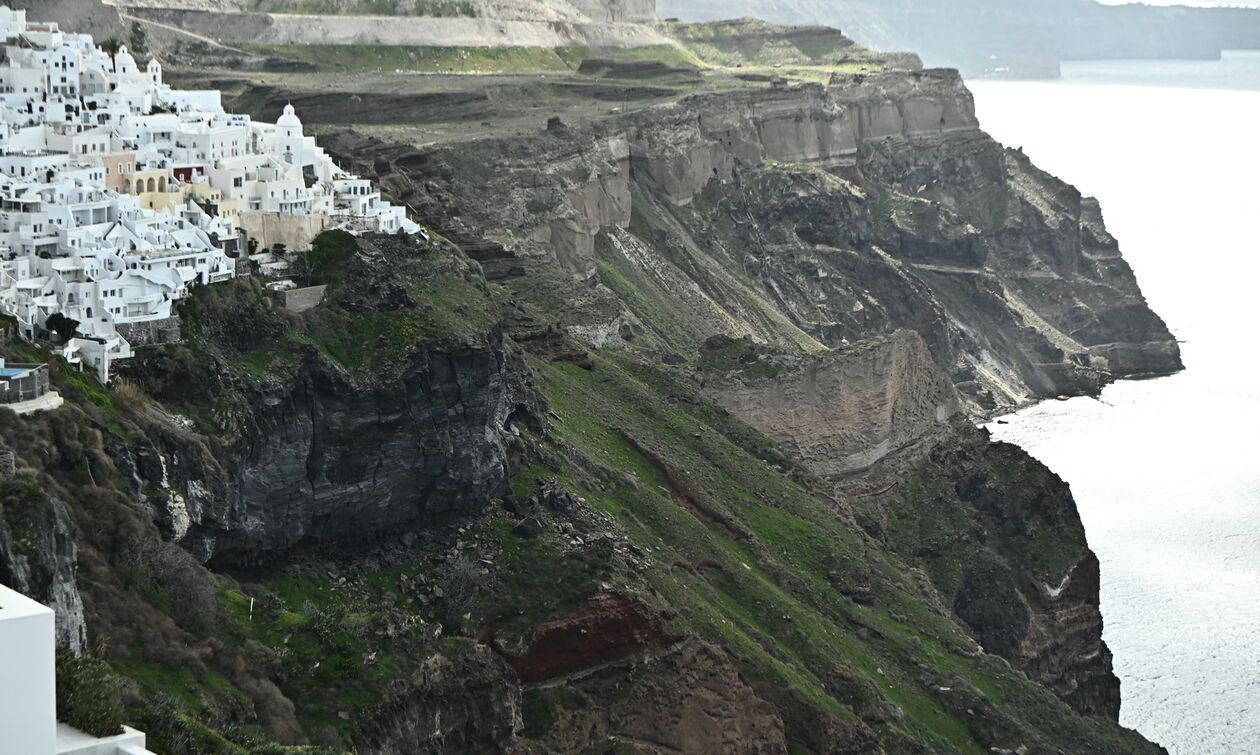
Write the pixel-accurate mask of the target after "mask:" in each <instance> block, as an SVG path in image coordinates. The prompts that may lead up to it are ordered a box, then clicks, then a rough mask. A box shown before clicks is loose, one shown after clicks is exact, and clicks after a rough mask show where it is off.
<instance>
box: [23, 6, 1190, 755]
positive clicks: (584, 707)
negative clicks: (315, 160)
mask: <svg viewBox="0 0 1260 755" xmlns="http://www.w3.org/2000/svg"><path fill="white" fill-rule="evenodd" d="M736 31H738V32H739V33H738V34H736V35H735V36H736V37H738V39H737V40H736V42H731V39H732V37H731V36H730V35H731V34H732V31H731V28H730V27H726V28H724V29H723V30H717V31H715V32H714V33H713V35H711V36H710V38H709V42H708V43H706V44H707V45H708V47H705V46H704V45H700V44H699V43H697V42H696V38H697V37H698V36H703V35H704V32H703V30H697V29H690V30H689V31H688V35H689V37H688V42H687V44H689V45H693V46H694V49H701V50H718V52H720V53H722V54H724V55H739V56H741V60H745V61H754V60H756V59H758V55H760V54H761V53H758V52H756V51H751V50H749V49H748V48H747V44H748V37H747V35H746V34H744V32H745V31H747V27H740V29H737V30H736ZM772 31H773V30H768V29H765V28H763V29H761V30H760V31H759V32H758V34H761V35H763V36H765V35H768V34H769V35H772ZM724 35H725V36H724ZM824 36H825V38H826V40H827V45H828V48H827V49H828V50H836V49H842V50H849V52H845V53H844V54H845V55H850V54H853V55H856V56H857V57H855V58H851V59H849V58H846V61H847V62H844V63H842V64H841V63H838V62H836V61H834V60H833V61H832V62H831V63H828V64H824V62H825V61H822V60H821V59H820V58H818V57H816V56H811V55H809V54H807V51H806V50H803V49H801V45H804V46H805V47H809V45H810V43H811V42H810V41H811V40H813V41H817V40H818V39H819V38H820V37H818V36H817V35H813V34H811V35H799V34H798V35H796V36H792V35H790V34H785V36H784V39H781V40H778V41H777V42H775V44H774V45H773V48H774V51H775V52H774V54H775V55H776V56H782V55H787V56H788V58H789V59H791V60H794V61H796V62H794V63H791V64H790V65H788V66H785V67H782V68H773V67H769V66H766V67H760V66H758V65H754V64H753V63H751V62H750V63H749V65H747V66H744V65H742V64H741V65H740V67H738V68H735V67H731V68H724V67H720V66H716V65H715V67H714V68H713V69H712V70H710V71H709V72H708V73H705V74H703V75H701V74H698V73H697V72H696V71H694V70H683V69H681V68H678V67H675V66H673V65H671V64H669V63H666V62H664V61H661V60H655V61H648V62H647V63H646V64H645V62H644V61H642V60H627V59H625V58H617V57H616V56H613V57H610V58H608V59H600V62H599V63H598V64H592V65H588V66H587V68H588V70H587V72H586V73H572V74H558V75H556V76H555V77H553V78H549V77H548V76H545V75H542V74H531V75H530V76H528V77H521V78H514V77H502V78H491V79H490V80H489V82H488V83H487V82H485V81H483V80H481V79H479V78H478V77H449V78H448V77H435V78H433V79H432V80H431V83H432V86H433V88H434V92H432V93H431V94H432V95H433V97H432V98H430V99H423V98H419V97H416V96H415V93H414V92H412V93H411V94H406V93H402V94H398V93H397V92H396V89H395V88H396V87H398V86H401V85H400V84H399V83H398V82H397V81H396V80H394V79H392V78H389V77H386V79H379V80H378V79H371V78H370V77H369V78H367V79H356V80H355V82H352V83H353V85H354V86H361V88H362V91H361V92H359V93H357V94H356V95H355V96H357V97H360V100H358V102H360V103H361V102H364V101H379V102H385V101H387V100H391V99H393V100H398V99H403V100H406V103H405V107H400V108H399V109H396V110H392V111H390V112H391V113H394V114H397V113H408V114H409V115H407V117H408V118H413V117H414V118H415V119H416V120H418V121H422V122H424V123H425V124H427V125H426V129H425V134H426V136H430V135H432V134H441V135H443V137H442V138H441V139H437V140H436V141H433V142H430V141H428V140H427V139H425V140H420V141H419V142H418V141H417V140H416V139H414V138H413V137H414V136H415V135H416V133H417V131H416V130H413V129H412V127H411V126H408V125H407V124H403V123H394V124H391V125H390V127H388V128H375V129H356V130H353V131H346V130H344V129H335V128H330V129H325V131H326V133H324V134H322V135H321V141H322V142H323V143H325V144H326V145H328V146H329V147H330V148H331V149H332V150H333V151H334V152H335V153H337V155H338V157H339V159H340V160H341V161H342V162H343V163H344V164H346V165H348V166H352V167H353V169H355V170H357V171H360V172H362V173H364V174H366V175H370V176H372V177H373V178H375V179H377V180H378V181H380V182H381V184H382V186H383V187H384V188H385V190H386V191H387V192H388V193H389V194H390V195H391V197H392V198H393V199H394V200H396V201H400V202H405V203H407V204H408V205H409V206H410V207H411V208H412V209H413V211H414V212H415V213H416V215H417V216H418V217H419V218H420V219H422V220H424V221H425V222H426V224H427V225H428V226H429V228H430V230H431V236H430V240H425V241H421V240H412V239H403V238H397V237H360V238H358V239H355V238H352V237H350V236H348V235H347V234H344V233H341V234H338V233H332V234H326V235H324V236H321V237H320V239H319V240H318V243H317V244H316V248H315V249H314V250H313V251H312V252H311V254H312V255H315V257H314V258H315V259H318V260H322V263H321V264H322V265H323V267H322V268H321V269H324V270H325V273H324V274H325V275H327V276H328V277H327V280H326V282H327V283H328V285H329V289H328V291H329V293H328V296H327V297H326V299H325V301H324V302H322V303H321V304H320V305H319V306H317V307H315V308H313V309H310V310H307V311H305V312H302V313H290V312H286V311H284V310H283V309H282V308H281V307H279V306H278V305H277V304H276V303H275V301H274V300H273V299H272V298H271V297H270V296H269V295H268V294H267V292H266V290H265V288H264V287H263V285H262V282H261V281H260V280H257V279H255V278H244V279H237V280H235V281H233V282H231V283H228V284H224V285H220V286H214V287H208V288H202V289H199V290H198V291H197V292H196V294H195V296H193V297H192V298H191V299H190V300H189V301H188V302H186V303H185V304H184V305H183V306H182V307H181V310H180V318H181V330H182V332H183V334H184V339H185V340H184V343H181V344H168V345H165V346H155V347H146V348H145V349H143V350H142V352H141V353H140V355H138V356H137V358H135V359H134V360H132V361H131V362H129V363H128V365H127V366H126V368H125V369H124V370H123V371H122V373H121V374H120V376H119V379H118V380H117V381H116V382H115V383H114V384H111V385H109V386H100V385H98V384H96V383H94V382H93V381H92V380H91V379H90V377H88V376H86V375H83V374H81V373H77V372H75V371H74V370H73V369H71V368H70V367H69V366H67V365H64V364H60V363H58V362H56V360H55V359H54V358H53V357H52V356H51V355H50V354H47V353H43V352H39V351H38V350H37V349H35V347H32V346H27V345H15V346H12V347H6V348H9V349H10V350H13V351H14V352H15V353H14V354H13V355H14V356H20V357H21V358H23V359H24V360H28V361H29V360H33V359H38V360H49V361H52V362H53V363H54V368H55V369H54V370H53V379H54V382H55V383H56V384H57V388H58V390H60V391H62V392H63V394H64V395H65V396H66V398H67V399H68V403H67V406H66V407H65V408H63V409H61V410H58V411H57V412H54V413H51V414H47V415H40V416H37V417H35V418H34V419H28V420H19V419H17V418H15V417H8V419H4V418H3V417H0V421H2V424H0V427H2V428H3V430H4V432H5V435H4V439H3V440H4V444H5V446H7V447H8V448H10V449H12V450H13V451H14V452H15V454H16V458H17V462H18V463H17V466H18V467H19V468H23V469H25V470H26V471H24V472H22V473H21V475H20V477H17V478H14V479H15V480H16V482H14V483H13V485H12V486H11V487H6V488H4V490H5V491H6V492H5V495H6V498H5V499H4V502H3V503H4V509H3V512H2V517H0V518H2V520H3V522H4V524H3V526H0V558H2V561H0V568H3V569H4V571H3V574H4V575H8V576H9V578H10V579H14V580H26V582H25V584H26V585H27V586H26V587H24V589H28V590H29V591H31V592H32V593H39V594H40V595H39V596H42V597H44V598H45V599H47V600H50V601H53V602H54V603H55V604H56V607H57V608H58V614H59V617H60V619H61V622H62V626H63V630H62V636H61V637H62V641H63V643H66V644H68V645H70V646H72V647H75V648H77V649H80V650H82V649H83V648H84V647H86V648H90V649H91V652H92V654H93V655H95V656H97V657H99V658H101V659H103V660H105V661H107V662H108V664H109V667H110V668H111V669H112V672H111V673H112V674H113V677H112V681H110V683H109V684H105V683H102V686H100V687H99V688H93V689H92V690H91V695H95V696H97V697H98V698H99V699H101V700H103V701H116V702H117V703H118V705H120V706H122V708H123V710H124V711H125V718H126V720H127V721H128V722H129V723H132V724H134V725H137V726H138V727H139V728H142V729H145V730H146V731H147V732H148V733H149V735H150V742H151V743H152V744H153V746H154V747H156V748H157V749H159V750H161V751H163V752H172V753H193V752H206V751H223V752H235V751H250V750H251V749H253V748H267V749H268V751H285V748H289V747H292V748H308V749H305V750H302V749H298V750H296V751H298V752H312V751H315V752H330V751H331V752H343V751H347V750H351V751H360V752H368V751H370V752H387V753H388V752H412V751H425V752H430V751H432V752H439V751H468V752H489V751H505V750H508V751H516V752H555V751H564V752H572V751H586V750H590V751H642V752H654V753H655V752H659V753H665V752H712V751H726V752H750V753H753V752H756V753H761V752H786V751H808V752H878V751H885V752H970V751H976V750H987V751H1008V752H1018V751H1038V752H1040V751H1045V752H1052V751H1071V752H1078V751H1087V750H1095V751H1107V752H1154V751H1158V749H1157V748H1155V747H1154V746H1153V745H1151V744H1150V743H1148V742H1146V741H1145V740H1143V739H1142V738H1141V737H1140V736H1138V735H1137V734H1135V733H1133V732H1130V731H1128V730H1125V729H1123V728H1122V727H1120V726H1119V725H1118V724H1117V723H1116V720H1115V718H1116V714H1117V711H1118V706H1117V703H1118V694H1119V691H1118V682H1117V681H1116V679H1115V676H1114V675H1113V674H1112V673H1111V669H1110V655H1109V653H1108V651H1107V649H1106V646H1105V645H1104V644H1103V643H1102V640H1101V616H1100V614H1099V611H1098V585H1097V579H1098V573H1097V561H1096V560H1095V559H1094V558H1093V555H1092V553H1090V551H1089V549H1088V546H1087V544H1086V542H1085V538H1084V532H1083V529H1082V527H1081V524H1080V521H1079V518H1078V517H1077V515H1076V512H1075V507H1074V505H1073V504H1072V501H1071V498H1070V496H1069V495H1068V493H1067V490H1066V486H1065V485H1064V484H1063V483H1062V481H1060V480H1058V479H1057V478H1056V477H1054V476H1053V474H1051V473H1050V472H1049V471H1047V470H1045V469H1044V468H1043V467H1041V466H1040V465H1039V464H1037V463H1036V462H1035V461H1033V460H1032V459H1030V458H1029V457H1027V456H1026V455H1024V454H1023V453H1022V452H1020V451H1019V450H1018V449H1015V448H1013V447H1010V446H1004V445H995V444H991V443H989V442H988V439H987V437H986V436H985V434H984V433H982V432H981V431H979V430H976V429H975V428H974V427H972V426H971V425H970V424H968V422H967V419H968V415H983V414H985V413H987V412H991V411H995V410H998V409H1004V408H1009V407H1012V406H1015V405H1018V404H1020V403H1023V402H1025V401H1030V400H1034V399H1036V398H1040V397H1045V396H1051V395H1057V394H1060V393H1076V392H1091V391H1096V390H1098V388H1099V387H1100V386H1101V385H1102V384H1103V383H1104V382H1106V381H1108V380H1113V379H1117V378H1120V377H1124V376H1131V375H1138V374H1149V373H1158V372H1167V371H1171V370H1175V369H1177V368H1178V367H1179V362H1178V357H1177V350H1176V345H1175V342H1173V340H1172V338H1171V336H1170V335H1169V334H1168V332H1167V330H1166V329H1165V328H1164V326H1163V324H1162V322H1160V320H1159V319H1158V317H1157V316H1156V315H1154V314H1153V313H1152V312H1150V310H1149V309H1147V308H1146V306H1145V303H1144V301H1143V299H1142V298H1141V294H1140V292H1139V291H1138V289H1137V286H1136V284H1135V282H1134V280H1133V276H1132V273H1131V271H1129V269H1128V267H1127V266H1126V265H1125V264H1124V262H1123V260H1122V259H1121V258H1120V256H1119V253H1118V250H1117V248H1116V243H1115V240H1114V239H1112V238H1111V237H1110V236H1109V235H1107V233H1106V231H1105V229H1104V227H1103V225H1102V222H1101V216H1100V213H1099V210H1098V207H1097V204H1096V203H1094V202H1092V201H1090V200H1088V199H1085V198H1082V197H1081V196H1080V195H1079V193H1077V192H1076V191H1075V190H1073V189H1072V188H1071V187H1069V186H1066V185H1065V184H1063V183H1061V182H1059V181H1057V180H1056V179H1054V178H1053V177H1050V176H1048V175H1046V174H1044V173H1042V172H1040V171H1038V170H1037V169H1036V168H1035V167H1033V166H1032V165H1031V164H1029V163H1028V161H1027V160H1026V159H1025V158H1024V157H1023V156H1022V155H1020V154H1019V153H1017V152H1010V151H1008V150H1005V149H1003V148H1002V147H1001V146H1000V145H998V144H996V143H994V142H993V141H992V140H991V139H989V138H988V137H987V136H986V135H985V134H984V133H983V132H981V131H980V130H979V127H978V124H977V123H976V122H975V118H974V115H973V113H972V109H971V101H970V97H969V95H968V93H967V92H966V89H965V88H964V87H963V86H962V83H961V81H960V80H959V78H958V77H957V75H956V74H955V73H953V72H950V71H939V70H928V71H923V70H919V69H917V68H915V67H913V66H912V65H910V64H912V63H913V61H911V60H908V59H906V58H900V57H899V58H896V59H893V58H887V59H880V58H879V57H878V56H877V55H876V54H874V53H870V52H869V51H864V52H860V54H859V53H858V52H854V51H852V50H851V49H850V48H851V47H852V45H851V43H850V44H838V43H837V42H836V40H835V39H834V35H824ZM723 40H725V41H723ZM728 43H730V44H731V46H729V47H724V46H726V45H728ZM680 44H683V43H682V42H680ZM671 49H673V48H671ZM688 49H692V48H688ZM723 50H725V51H724V52H723ZM791 50H796V52H795V53H791ZM671 55H672V53H671ZM828 55H830V53H828ZM669 60H674V61H675V62H676V60H675V59H674V58H670V59H669ZM591 70H594V71H595V73H591ZM211 75H213V76H215V77H216V78H217V80H218V81H219V82H220V83H221V84H222V85H223V87H224V88H225V89H227V90H228V91H229V93H230V94H231V95H232V96H233V97H235V98H236V102H237V103H239V104H240V105H241V106H242V108H243V109H251V110H253V111H254V112H267V111H268V110H269V109H270V108H273V107H274V106H275V102H277V101H287V100H288V99H289V98H293V99H294V101H300V102H303V103H304V104H306V105H309V106H310V107H309V108H308V109H304V112H310V113H311V114H312V117H311V118H309V119H308V122H310V123H311V124H312V126H313V127H318V123H319V122H320V121H321V120H325V118H326V120H328V121H332V122H333V123H346V122H347V120H348V119H354V118H370V117H371V115H372V114H361V113H356V112H350V111H347V106H346V103H347V102H350V100H348V99H347V98H346V97H345V96H343V94H344V93H341V92H337V91H330V90H329V89H328V86H329V85H328V84H327V82H325V81H322V79H323V78H325V77H324V76H323V75H322V74H321V75H320V76H317V77H303V76H302V75H298V74H295V75H294V76H293V77H292V79H291V80H289V79H288V77H287V75H286V78H285V79H284V80H277V79H276V78H269V77H268V75H266V74H259V75H258V78H254V75H253V74H241V76H242V78H232V77H233V76H234V74H232V73H231V72H226V71H219V72H213V73H212V74H211ZM540 76H541V77H542V78H541V79H540V78H539V77H540ZM451 78H454V79H455V81H451V80H450V79H451ZM386 81H387V83H384V84H381V86H382V87H383V89H382V90H379V91H373V89H372V87H373V86H376V85H377V83H380V82H386ZM410 81H411V80H410V79H409V80H408V84H407V86H411V83H410ZM286 82H287V83H286ZM373 82H377V83H373ZM540 82H541V83H540ZM345 86H350V84H346V85H345ZM391 92H394V93H393V94H391ZM373 97H376V98H377V99H376V100H373V99H372V98H373ZM409 97H410V98H411V99H407V98H409ZM365 98H366V99H365ZM470 101H477V102H481V103H493V107H494V108H496V109H497V115H496V116H495V119H496V120H498V121H503V122H506V124H507V125H503V124H500V123H496V122H494V121H478V122H481V123H484V124H485V125H483V126H482V127H481V129H480V130H479V129H478V128H477V127H474V126H472V125H470V123H469V121H468V118H467V112H466V111H463V110H461V109H460V107H461V106H451V104H452V103H455V102H470ZM558 103H563V104H564V106H565V107H564V110H563V114H562V115H561V116H560V117H555V116H554V111H555V110H557V109H559V104H558ZM614 103H616V104H614ZM632 103H633V104H632ZM486 106H487V107H489V105H486ZM378 115H379V114H378ZM542 116H546V117H542ZM387 117H400V116H397V115H390V116H387ZM375 122H378V123H379V122H381V121H379V120H377V121H375ZM544 124H546V125H544ZM17 352H21V353H17ZM0 413H2V412H0ZM32 491H40V492H39V494H38V495H36V494H35V493H32ZM40 496H44V497H43V498H41V497H40ZM19 498H20V500H19ZM28 499H29V500H28ZM58 501H60V502H62V503H63V504H64V511H62V510H61V509H60V508H59V507H58V506H57V502H58ZM32 507H34V508H32ZM32 512H34V513H32ZM49 512H51V513H49ZM6 533H7V534H6ZM75 548H77V551H76V550H75ZM76 562H77V564H76ZM76 568H77V571H76ZM72 582H73V583H74V584H76V585H77V590H78V594H79V595H81V601H82V616H83V618H84V621H83V622H80V623H76V622H78V619H77V618H76V610H77V609H76V607H75V602H74V599H73V597H72V596H71V594H70V590H69V588H68V585H69V584H70V583H72ZM58 596H59V597H58ZM84 624H85V625H86V642H83V641H82V640H81V639H78V640H76V637H79V638H81V637H82V636H83V634H82V632H83V630H82V629H81V628H80V627H83V626H84ZM107 681H109V680H107ZM114 717H115V718H119V719H120V720H121V717H119V716H117V715H116V714H115V715H114Z"/></svg>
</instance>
